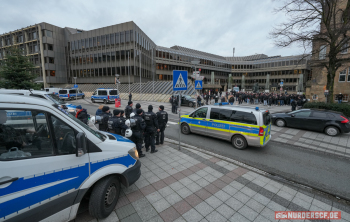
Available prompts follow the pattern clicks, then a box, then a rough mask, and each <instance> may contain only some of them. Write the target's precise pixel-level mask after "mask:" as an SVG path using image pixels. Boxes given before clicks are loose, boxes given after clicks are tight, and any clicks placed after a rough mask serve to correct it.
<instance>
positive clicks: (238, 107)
mask: <svg viewBox="0 0 350 222" xmlns="http://www.w3.org/2000/svg"><path fill="white" fill-rule="evenodd" d="M201 107H211V108H217V109H234V110H237V111H246V112H247V111H248V112H253V111H261V112H265V111H268V110H266V109H260V108H259V110H256V108H254V107H244V106H231V105H205V106H201Z"/></svg>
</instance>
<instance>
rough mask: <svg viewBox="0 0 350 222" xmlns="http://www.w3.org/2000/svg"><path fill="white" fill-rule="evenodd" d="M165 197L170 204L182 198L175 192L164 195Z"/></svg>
mask: <svg viewBox="0 0 350 222" xmlns="http://www.w3.org/2000/svg"><path fill="white" fill-rule="evenodd" d="M165 199H166V201H168V203H169V204H170V205H174V204H175V203H177V202H179V201H181V200H182V198H181V197H180V195H179V194H177V193H172V194H170V195H168V196H166V197H165Z"/></svg>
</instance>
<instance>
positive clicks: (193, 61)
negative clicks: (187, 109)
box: [191, 60, 200, 109]
mask: <svg viewBox="0 0 350 222" xmlns="http://www.w3.org/2000/svg"><path fill="white" fill-rule="evenodd" d="M199 63H200V60H192V61H191V64H193V65H194V72H196V69H197V68H196V65H198V64H199ZM194 79H195V80H197V74H194ZM194 88H196V81H194ZM196 93H197V96H198V91H197V90H196ZM196 100H197V98H196ZM197 106H198V104H197V102H196V109H197V108H198V107H197Z"/></svg>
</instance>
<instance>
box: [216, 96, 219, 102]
mask: <svg viewBox="0 0 350 222" xmlns="http://www.w3.org/2000/svg"><path fill="white" fill-rule="evenodd" d="M218 102H219V97H218V95H217V94H216V95H215V103H218Z"/></svg>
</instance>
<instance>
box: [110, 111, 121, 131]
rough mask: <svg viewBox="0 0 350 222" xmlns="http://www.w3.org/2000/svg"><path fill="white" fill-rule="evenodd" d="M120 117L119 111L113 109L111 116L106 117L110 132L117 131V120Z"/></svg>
mask: <svg viewBox="0 0 350 222" xmlns="http://www.w3.org/2000/svg"><path fill="white" fill-rule="evenodd" d="M119 117H120V111H119V110H117V109H115V110H113V116H112V117H111V118H109V119H108V130H109V132H110V133H117V122H118V120H119Z"/></svg>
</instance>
